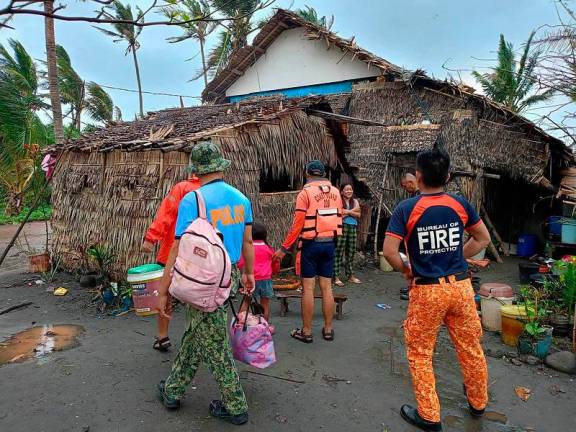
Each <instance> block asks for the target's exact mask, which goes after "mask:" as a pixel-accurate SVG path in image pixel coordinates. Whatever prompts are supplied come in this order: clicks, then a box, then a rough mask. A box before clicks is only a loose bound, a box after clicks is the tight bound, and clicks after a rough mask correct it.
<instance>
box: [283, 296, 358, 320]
mask: <svg viewBox="0 0 576 432" xmlns="http://www.w3.org/2000/svg"><path fill="white" fill-rule="evenodd" d="M275 295H276V298H277V299H278V300H280V316H281V317H284V316H286V312H288V311H289V310H288V299H301V298H302V292H300V291H297V290H286V291H285V290H282V291H276V292H275ZM314 298H315V299H321V298H322V294H320V293H316V292H315V293H314ZM346 300H348V296H347V295H346V294H334V303H336V319H338V320H341V319H342V315H343V313H344V312H343V310H342V307H343V305H344V302H345V301H346Z"/></svg>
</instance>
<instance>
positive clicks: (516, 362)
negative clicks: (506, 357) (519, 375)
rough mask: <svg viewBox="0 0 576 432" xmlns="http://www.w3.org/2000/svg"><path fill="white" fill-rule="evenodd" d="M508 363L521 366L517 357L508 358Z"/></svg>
mask: <svg viewBox="0 0 576 432" xmlns="http://www.w3.org/2000/svg"><path fill="white" fill-rule="evenodd" d="M510 363H512V364H513V365H514V366H522V364H523V363H522V362H521V361H520V360H518V359H517V358H511V359H510Z"/></svg>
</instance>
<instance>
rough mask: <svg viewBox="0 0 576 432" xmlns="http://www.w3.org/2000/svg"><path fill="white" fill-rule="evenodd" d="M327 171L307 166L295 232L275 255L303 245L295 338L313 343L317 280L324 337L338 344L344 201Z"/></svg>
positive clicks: (321, 166) (278, 256) (316, 165)
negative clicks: (338, 254) (336, 290)
mask: <svg viewBox="0 0 576 432" xmlns="http://www.w3.org/2000/svg"><path fill="white" fill-rule="evenodd" d="M325 176H326V168H325V167H324V164H323V163H322V162H320V161H318V160H313V161H311V162H308V164H307V165H306V178H307V180H308V182H307V183H306V186H304V189H303V190H302V191H301V192H300V193H299V194H298V197H297V198H296V210H295V213H294V221H293V223H292V228H291V229H290V232H289V233H288V235H287V236H286V239H285V240H284V243H283V244H282V248H281V249H278V250H277V251H276V253H275V254H274V258H275V259H279V260H282V258H284V256H285V255H286V254H287V253H289V251H290V248H291V247H292V245H293V244H294V243H295V242H296V241H298V240H300V241H301V245H302V250H301V260H300V276H301V277H302V328H301V329H295V330H292V332H291V334H290V335H291V336H292V337H293V338H294V339H297V340H299V341H301V342H305V343H311V342H312V341H313V339H312V318H313V317H314V287H315V285H316V277H318V280H319V283H320V289H321V291H322V312H323V314H324V328H323V329H322V337H323V338H324V339H325V340H327V341H333V340H334V330H333V329H332V318H333V316H334V296H333V294H332V277H333V276H334V254H335V249H336V245H335V242H336V239H337V237H338V236H339V235H342V198H341V196H340V191H339V190H338V189H337V188H335V187H334V186H332V184H331V183H330V180H327V179H326V178H325Z"/></svg>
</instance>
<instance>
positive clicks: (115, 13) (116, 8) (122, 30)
mask: <svg viewBox="0 0 576 432" xmlns="http://www.w3.org/2000/svg"><path fill="white" fill-rule="evenodd" d="M108 9H109V10H111V11H112V13H109V12H107V11H106V10H105V11H104V16H105V17H106V18H108V19H117V20H125V21H136V22H144V12H142V9H140V8H139V7H138V6H136V11H137V12H138V15H137V17H136V18H134V15H133V13H132V8H131V7H130V5H129V4H126V5H124V4H122V2H120V1H119V0H115V1H114V2H112V5H111V6H108ZM112 27H113V28H114V30H115V31H109V30H106V29H103V28H100V27H96V28H97V29H98V30H100V31H101V32H102V33H104V34H106V35H108V36H110V37H113V38H114V42H121V41H125V42H127V43H128V47H127V48H126V52H125V55H128V53H130V52H131V53H132V57H133V59H134V69H135V71H136V83H137V84H138V99H139V102H140V117H144V100H143V98H142V82H141V80H140V67H139V66H138V57H137V56H136V50H137V49H138V48H140V43H139V42H138V36H140V33H141V32H142V27H140V26H137V25H135V24H132V23H115V24H112Z"/></svg>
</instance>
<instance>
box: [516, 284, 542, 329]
mask: <svg viewBox="0 0 576 432" xmlns="http://www.w3.org/2000/svg"><path fill="white" fill-rule="evenodd" d="M520 296H521V298H522V300H523V304H524V310H525V311H526V316H527V317H528V323H526V325H525V326H524V330H525V332H526V333H527V334H528V335H529V336H530V337H532V338H533V339H539V338H540V336H543V335H544V334H545V333H546V328H545V327H544V321H545V320H546V319H547V317H548V315H549V311H548V310H547V308H546V307H545V305H546V300H547V288H546V286H542V287H533V286H530V285H525V286H522V287H520Z"/></svg>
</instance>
